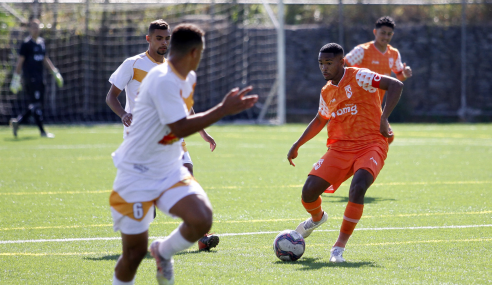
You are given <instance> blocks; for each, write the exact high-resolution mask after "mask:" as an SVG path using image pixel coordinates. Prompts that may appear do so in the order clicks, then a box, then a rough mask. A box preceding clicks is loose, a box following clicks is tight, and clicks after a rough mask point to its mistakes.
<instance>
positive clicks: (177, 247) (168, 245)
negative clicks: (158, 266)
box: [159, 227, 194, 259]
mask: <svg viewBox="0 0 492 285" xmlns="http://www.w3.org/2000/svg"><path fill="white" fill-rule="evenodd" d="M193 244H194V242H189V241H187V240H186V239H185V238H184V237H183V235H181V233H180V232H179V227H178V228H177V229H175V230H174V231H173V232H172V233H171V234H170V235H169V236H168V237H167V238H165V239H164V241H162V242H161V243H160V244H159V253H160V254H161V256H162V257H164V258H165V259H170V258H171V257H172V256H173V255H174V254H175V253H177V252H179V251H182V250H185V249H187V248H189V247H190V246H192V245H193Z"/></svg>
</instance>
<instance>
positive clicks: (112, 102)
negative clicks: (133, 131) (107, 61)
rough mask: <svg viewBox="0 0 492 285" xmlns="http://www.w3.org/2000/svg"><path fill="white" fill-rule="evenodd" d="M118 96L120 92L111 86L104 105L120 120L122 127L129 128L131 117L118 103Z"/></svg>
mask: <svg viewBox="0 0 492 285" xmlns="http://www.w3.org/2000/svg"><path fill="white" fill-rule="evenodd" d="M120 94H121V90H120V89H118V87H116V86H114V84H112V85H111V88H109V92H108V95H106V104H108V106H109V108H111V110H113V112H114V113H115V114H116V115H118V117H120V118H121V122H122V123H123V125H125V127H129V126H130V125H131V124H132V118H133V116H132V114H131V113H127V112H126V111H125V109H123V107H122V106H121V103H120V101H118V96H120Z"/></svg>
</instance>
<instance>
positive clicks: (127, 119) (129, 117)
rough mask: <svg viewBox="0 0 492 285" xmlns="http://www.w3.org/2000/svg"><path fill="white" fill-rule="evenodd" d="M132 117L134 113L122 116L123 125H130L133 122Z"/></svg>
mask: <svg viewBox="0 0 492 285" xmlns="http://www.w3.org/2000/svg"><path fill="white" fill-rule="evenodd" d="M132 119H133V115H132V113H125V114H124V115H123V116H121V122H122V123H123V125H125V127H129V126H130V125H131V124H132Z"/></svg>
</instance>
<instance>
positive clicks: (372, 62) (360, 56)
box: [345, 42, 403, 76]
mask: <svg viewBox="0 0 492 285" xmlns="http://www.w3.org/2000/svg"><path fill="white" fill-rule="evenodd" d="M345 59H346V61H345V63H346V64H347V65H348V66H354V67H361V68H367V69H369V70H371V71H374V72H376V73H379V74H382V75H387V76H390V75H391V71H393V72H394V73H395V74H396V73H400V72H402V71H403V64H402V63H401V56H400V52H398V50H397V49H396V48H394V47H392V46H390V45H388V46H387V47H386V51H385V52H384V53H382V52H380V51H379V50H378V49H377V48H376V46H375V45H374V42H368V43H365V44H360V45H358V46H356V47H355V48H354V49H353V50H351V51H350V52H349V53H348V54H347V55H346V56H345Z"/></svg>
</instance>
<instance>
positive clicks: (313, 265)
mask: <svg viewBox="0 0 492 285" xmlns="http://www.w3.org/2000/svg"><path fill="white" fill-rule="evenodd" d="M320 260H325V259H324V258H312V257H305V258H304V257H303V258H301V259H300V260H297V261H293V262H288V261H280V260H278V261H276V262H275V265H282V266H291V265H299V264H300V265H302V266H303V267H302V268H300V269H299V270H316V269H321V268H324V267H345V268H362V267H380V266H379V265H377V264H376V263H374V262H371V261H363V262H344V263H333V262H329V261H320Z"/></svg>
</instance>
